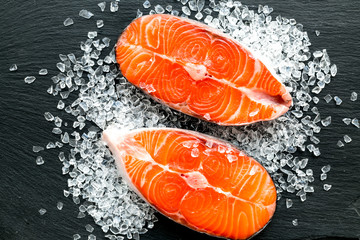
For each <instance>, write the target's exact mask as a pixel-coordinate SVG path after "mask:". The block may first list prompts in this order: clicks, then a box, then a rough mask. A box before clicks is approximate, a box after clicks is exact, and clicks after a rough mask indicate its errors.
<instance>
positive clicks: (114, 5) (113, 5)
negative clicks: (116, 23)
mask: <svg viewBox="0 0 360 240" xmlns="http://www.w3.org/2000/svg"><path fill="white" fill-rule="evenodd" d="M118 10H119V5H118V2H114V1H112V2H110V12H117V11H118Z"/></svg>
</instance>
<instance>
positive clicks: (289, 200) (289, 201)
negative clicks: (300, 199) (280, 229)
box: [286, 198, 293, 208]
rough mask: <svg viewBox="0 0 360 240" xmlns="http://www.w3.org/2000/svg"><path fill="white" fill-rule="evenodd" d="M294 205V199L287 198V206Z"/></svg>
mask: <svg viewBox="0 0 360 240" xmlns="http://www.w3.org/2000/svg"><path fill="white" fill-rule="evenodd" d="M292 205H293V201H292V200H291V199H290V198H287V199H286V208H291V207H292Z"/></svg>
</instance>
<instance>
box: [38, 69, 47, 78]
mask: <svg viewBox="0 0 360 240" xmlns="http://www.w3.org/2000/svg"><path fill="white" fill-rule="evenodd" d="M47 74H48V70H47V69H46V68H43V69H40V71H39V75H41V76H45V75H47Z"/></svg>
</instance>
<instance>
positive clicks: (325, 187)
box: [324, 183, 332, 191]
mask: <svg viewBox="0 0 360 240" xmlns="http://www.w3.org/2000/svg"><path fill="white" fill-rule="evenodd" d="M331 187H332V185H331V184H326V183H325V184H324V190H325V191H329V190H330V189H331Z"/></svg>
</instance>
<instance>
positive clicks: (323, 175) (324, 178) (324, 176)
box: [320, 172, 327, 181]
mask: <svg viewBox="0 0 360 240" xmlns="http://www.w3.org/2000/svg"><path fill="white" fill-rule="evenodd" d="M326 178H327V174H326V173H324V172H323V173H321V174H320V180H321V181H324V180H326Z"/></svg>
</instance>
